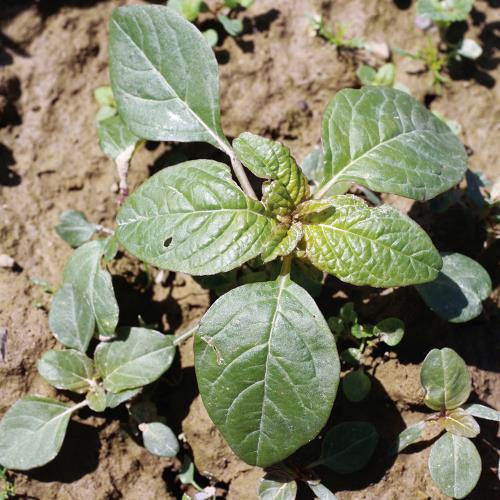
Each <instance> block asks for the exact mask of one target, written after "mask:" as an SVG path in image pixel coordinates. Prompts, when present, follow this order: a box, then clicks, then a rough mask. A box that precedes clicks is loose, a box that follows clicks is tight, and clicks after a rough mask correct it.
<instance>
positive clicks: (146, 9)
mask: <svg viewBox="0 0 500 500" xmlns="http://www.w3.org/2000/svg"><path fill="white" fill-rule="evenodd" d="M109 54H110V57H109V72H110V77H111V85H112V87H113V93H114V96H115V99H116V103H117V106H118V110H119V112H120V116H121V117H122V118H123V120H124V121H125V123H126V124H127V126H128V127H129V128H130V130H131V131H132V132H133V133H134V134H136V135H137V136H138V137H142V138H144V139H148V140H153V141H184V142H193V141H203V142H209V143H211V144H214V145H215V146H217V147H218V148H220V149H223V150H224V149H227V139H226V138H225V137H224V134H223V132H222V128H221V123H220V109H219V74H218V68H217V61H216V59H215V56H214V53H213V51H212V49H211V48H210V47H209V45H208V44H207V42H206V40H205V38H204V37H203V35H202V34H201V33H200V32H199V31H198V29H197V28H196V27H195V26H194V25H193V24H191V23H190V22H189V21H187V20H186V19H184V18H183V17H182V16H180V15H179V14H178V13H177V12H175V10H173V9H169V8H167V7H163V6H161V5H134V6H128V7H120V8H118V9H115V11H114V12H113V15H112V17H111V22H110V29H109Z"/></svg>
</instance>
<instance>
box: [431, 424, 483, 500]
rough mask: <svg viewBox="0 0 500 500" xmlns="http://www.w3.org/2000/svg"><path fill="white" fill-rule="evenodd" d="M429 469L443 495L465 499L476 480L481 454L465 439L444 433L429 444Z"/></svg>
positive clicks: (477, 478)
mask: <svg viewBox="0 0 500 500" xmlns="http://www.w3.org/2000/svg"><path fill="white" fill-rule="evenodd" d="M429 471H430V473H431V476H432V479H433V480H434V482H435V483H436V484H437V485H438V486H439V489H440V490H441V491H442V492H443V493H444V494H445V495H448V496H450V497H453V498H464V497H466V496H467V495H468V494H469V493H470V492H471V491H472V490H473V489H474V487H475V486H476V484H477V482H478V480H479V476H480V475H481V457H480V456H479V453H478V451H477V449H476V447H475V446H474V444H473V443H472V441H470V440H469V439H468V438H465V437H462V436H455V435H454V434H451V433H449V432H447V433H446V434H444V435H443V436H441V437H440V438H439V439H438V440H437V441H436V442H435V443H434V445H433V446H432V449H431V454H430V456H429Z"/></svg>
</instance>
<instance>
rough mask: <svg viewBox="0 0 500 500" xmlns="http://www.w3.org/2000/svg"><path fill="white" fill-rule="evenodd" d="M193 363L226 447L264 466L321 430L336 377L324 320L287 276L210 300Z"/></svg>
mask: <svg viewBox="0 0 500 500" xmlns="http://www.w3.org/2000/svg"><path fill="white" fill-rule="evenodd" d="M195 368H196V376H197V379H198V385H199V388H200V394H201V397H202V399H203V403H204V404H205V407H206V409H207V411H208V414H209V415H210V417H211V418H212V420H213V421H214V423H215V425H217V427H218V428H219V430H220V431H221V433H222V434H223V436H224V437H225V438H226V440H227V442H228V443H229V446H231V448H232V449H233V450H234V452H235V453H236V454H237V455H239V456H240V457H241V458H242V459H243V460H245V461H246V462H247V463H249V464H255V465H259V466H262V467H265V466H268V465H271V464H273V463H276V462H279V461H280V460H283V459H284V458H286V457H288V456H289V455H290V454H291V453H293V452H294V451H295V450H297V449H298V448H299V447H300V446H302V445H303V444H305V443H307V442H309V441H310V440H311V439H313V438H314V437H315V436H316V435H317V434H318V432H319V431H320V430H321V428H322V427H323V425H324V424H325V423H326V421H327V419H328V417H329V415H330V412H331V409H332V405H333V400H334V399H335V395H336V392H337V386H338V381H339V360H338V355H337V350H336V347H335V342H334V339H333V335H332V334H331V332H330V330H329V328H328V325H327V324H326V321H325V320H324V318H323V316H322V314H321V312H320V311H319V309H318V307H317V306H316V304H315V302H314V300H313V299H312V298H311V297H310V296H309V294H308V293H307V292H306V291H305V290H304V289H303V288H301V287H300V286H298V285H297V284H295V283H293V282H292V281H290V279H289V278H285V277H283V278H280V279H278V280H277V281H271V282H265V283H254V284H249V285H244V286H241V287H239V288H236V289H234V290H231V291H230V292H229V293H227V294H226V295H224V296H223V297H221V298H220V299H218V300H217V301H216V302H215V303H214V304H213V305H212V307H211V308H210V309H209V311H208V312H207V313H206V314H205V316H204V317H203V319H202V320H201V323H200V327H199V330H198V332H197V334H196V341H195ZM311 395H314V397H311Z"/></svg>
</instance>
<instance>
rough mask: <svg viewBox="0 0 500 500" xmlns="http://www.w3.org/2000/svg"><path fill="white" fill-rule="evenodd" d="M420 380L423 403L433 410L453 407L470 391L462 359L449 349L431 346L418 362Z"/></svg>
mask: <svg viewBox="0 0 500 500" xmlns="http://www.w3.org/2000/svg"><path fill="white" fill-rule="evenodd" d="M420 382H421V383H422V386H423V387H424V389H425V399H424V403H425V404H426V405H427V406H428V407H429V408H431V409H433V410H442V409H447V410H453V409H454V408H457V407H459V406H460V405H461V404H463V403H465V402H466V401H467V399H468V397H469V394H470V391H471V378H470V374H469V370H468V369H467V365H466V364H465V361H464V360H463V359H462V358H461V357H460V356H459V355H458V354H457V353H456V352H455V351H454V350H453V349H449V348H447V347H445V348H444V349H432V351H430V352H429V354H427V356H426V357H425V359H424V362H423V363H422V369H421V371H420Z"/></svg>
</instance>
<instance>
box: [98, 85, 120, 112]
mask: <svg viewBox="0 0 500 500" xmlns="http://www.w3.org/2000/svg"><path fill="white" fill-rule="evenodd" d="M94 99H95V100H96V101H97V104H99V106H109V107H110V108H115V107H116V101H115V97H114V95H113V90H112V88H111V87H109V86H106V87H97V88H96V89H95V90H94Z"/></svg>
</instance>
